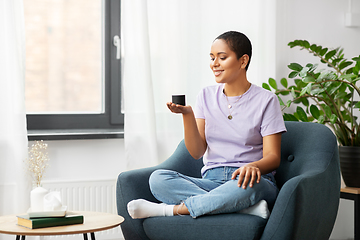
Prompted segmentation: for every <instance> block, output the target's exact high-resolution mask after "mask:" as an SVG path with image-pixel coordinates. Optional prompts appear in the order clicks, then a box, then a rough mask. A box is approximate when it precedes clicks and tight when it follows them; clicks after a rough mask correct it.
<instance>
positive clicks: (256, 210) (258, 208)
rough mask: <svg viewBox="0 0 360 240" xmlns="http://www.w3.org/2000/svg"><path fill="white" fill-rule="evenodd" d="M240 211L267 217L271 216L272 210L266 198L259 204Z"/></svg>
mask: <svg viewBox="0 0 360 240" xmlns="http://www.w3.org/2000/svg"><path fill="white" fill-rule="evenodd" d="M240 213H245V214H251V215H255V216H259V217H262V218H264V219H267V218H269V216H270V211H269V208H268V205H267V202H266V201H265V200H261V201H260V202H258V203H257V204H255V205H253V206H250V207H248V208H245V209H243V210H241V211H240Z"/></svg>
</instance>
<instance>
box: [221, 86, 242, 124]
mask: <svg viewBox="0 0 360 240" xmlns="http://www.w3.org/2000/svg"><path fill="white" fill-rule="evenodd" d="M223 91H224V90H223ZM224 94H225V91H224ZM242 96H243V95H240V97H239V98H238V99H236V101H235V102H234V103H233V104H235V103H237V102H238V101H239V100H240V98H241V97H242ZM225 97H226V101H227V103H228V105H227V107H228V109H229V115H228V119H229V120H231V119H233V116H232V115H231V114H232V112H233V111H234V109H235V105H234V108H233V106H232V105H231V104H230V102H229V99H228V96H227V95H226V94H225ZM231 110H232V111H231Z"/></svg>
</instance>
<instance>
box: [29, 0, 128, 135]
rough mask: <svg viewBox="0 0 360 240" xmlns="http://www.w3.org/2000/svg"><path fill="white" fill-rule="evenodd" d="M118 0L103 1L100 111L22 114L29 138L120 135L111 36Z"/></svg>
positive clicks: (117, 71)
mask: <svg viewBox="0 0 360 240" xmlns="http://www.w3.org/2000/svg"><path fill="white" fill-rule="evenodd" d="M120 3H121V2H120V0H104V11H105V16H104V20H103V21H104V26H103V27H104V39H103V41H104V44H103V51H104V52H103V61H104V62H103V71H104V73H103V76H104V89H103V92H104V99H103V100H104V105H105V106H104V113H94V114H76V113H75V114H26V116H27V129H28V138H29V140H40V139H43V140H61V139H77V138H119V137H120V138H121V137H123V135H124V132H123V129H124V114H123V113H122V112H121V59H116V50H117V49H116V47H115V46H114V44H113V37H114V36H116V35H117V36H119V37H120V36H121V35H120V19H121V18H120V14H121V11H120Z"/></svg>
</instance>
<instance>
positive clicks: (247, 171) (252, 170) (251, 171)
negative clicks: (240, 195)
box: [231, 163, 261, 189]
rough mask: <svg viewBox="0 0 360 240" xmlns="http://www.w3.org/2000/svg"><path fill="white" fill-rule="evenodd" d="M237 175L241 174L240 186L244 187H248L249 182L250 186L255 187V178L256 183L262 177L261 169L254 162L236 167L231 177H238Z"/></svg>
mask: <svg viewBox="0 0 360 240" xmlns="http://www.w3.org/2000/svg"><path fill="white" fill-rule="evenodd" d="M237 175H239V180H238V186H239V187H242V188H243V189H246V187H247V185H248V184H249V187H253V186H254V183H255V180H256V183H259V182H260V179H261V172H260V169H259V168H258V167H257V166H256V165H255V164H252V163H249V164H247V165H245V166H243V167H240V168H238V169H236V170H235V172H233V174H232V177H231V179H236V176H237Z"/></svg>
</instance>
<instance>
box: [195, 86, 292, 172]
mask: <svg viewBox="0 0 360 240" xmlns="http://www.w3.org/2000/svg"><path fill="white" fill-rule="evenodd" d="M223 89H224V84H217V85H214V86H209V87H206V88H204V89H203V90H202V91H201V92H200V93H199V95H198V97H197V101H196V106H195V109H194V113H195V118H202V119H205V137H206V142H207V145H208V147H207V150H206V152H205V154H204V156H203V161H204V167H203V168H202V170H201V173H202V174H204V173H205V171H206V170H208V169H210V168H215V167H221V166H231V167H241V166H243V165H246V164H247V163H250V162H254V161H257V160H260V159H261V158H262V157H263V155H262V154H263V152H262V149H263V145H262V144H263V141H262V138H263V137H264V136H267V135H271V134H275V133H282V132H286V128H285V124H284V120H283V117H282V113H281V109H280V104H279V100H278V98H277V96H276V95H275V94H274V93H272V92H270V91H268V90H265V89H263V88H261V87H258V86H256V85H254V84H252V85H251V87H250V88H249V90H248V91H247V92H246V93H244V94H243V96H242V97H241V98H240V99H239V97H238V96H236V97H228V100H227V99H226V96H225V94H224V93H223ZM228 101H229V103H230V104H231V105H232V108H230V109H229V108H228V104H229V103H228ZM230 113H231V115H232V117H233V118H232V119H231V120H229V119H228V115H229V114H230Z"/></svg>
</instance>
